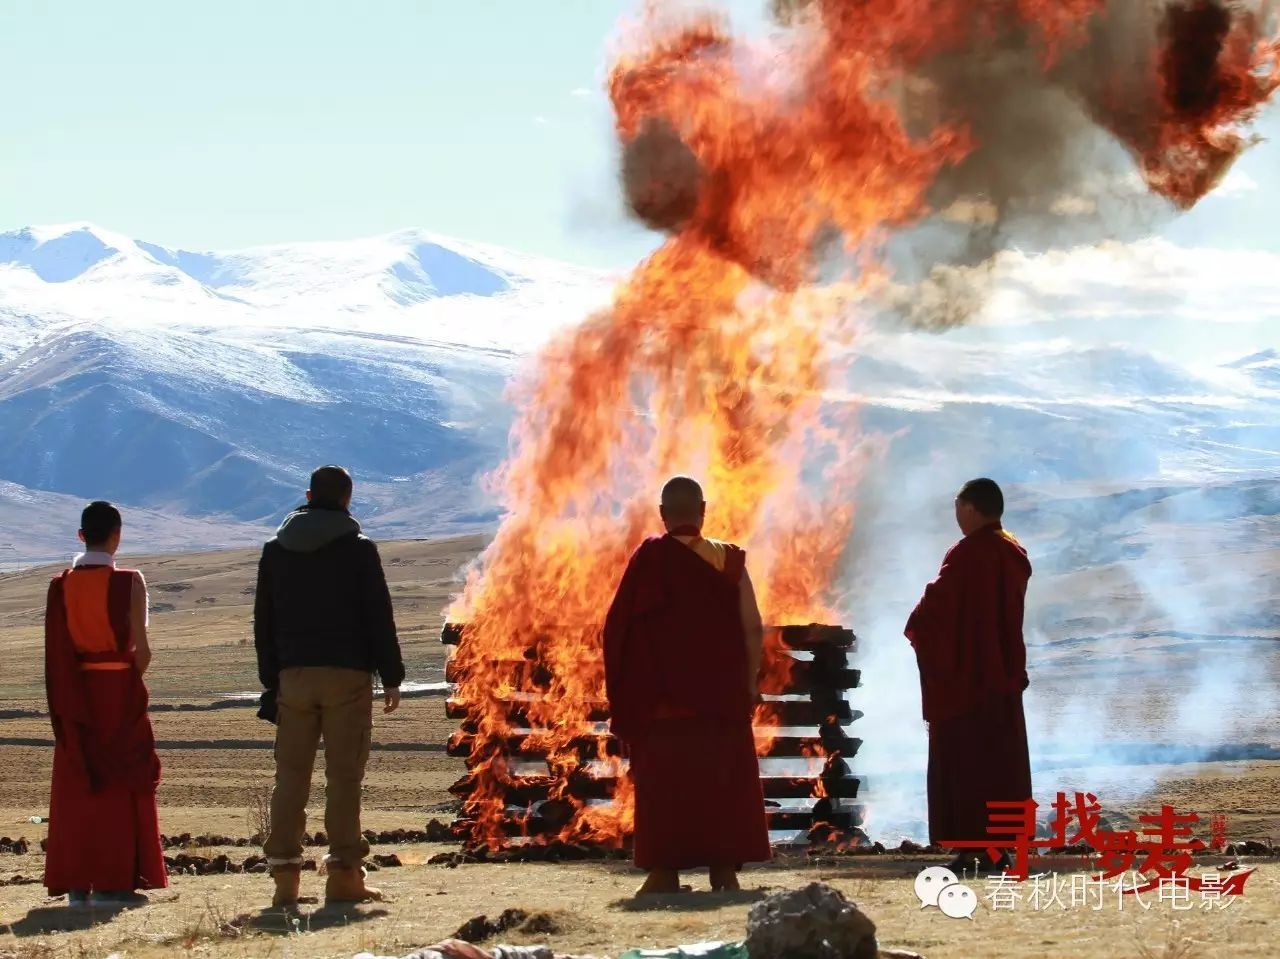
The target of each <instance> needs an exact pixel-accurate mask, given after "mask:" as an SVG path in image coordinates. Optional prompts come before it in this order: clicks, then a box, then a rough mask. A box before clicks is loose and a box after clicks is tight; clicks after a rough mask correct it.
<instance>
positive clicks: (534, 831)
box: [450, 803, 865, 837]
mask: <svg viewBox="0 0 1280 959" xmlns="http://www.w3.org/2000/svg"><path fill="white" fill-rule="evenodd" d="M548 806H550V807H551V808H550V809H547V807H548ZM544 809H546V810H547V814H545V815H544V814H543V811H542V810H544ZM764 818H765V822H766V823H767V824H768V827H769V829H770V831H782V830H786V831H803V830H810V829H814V828H816V827H819V826H821V827H824V828H825V829H827V830H852V829H856V828H857V827H859V826H861V825H862V823H863V821H864V819H865V813H864V811H863V809H862V807H860V806H853V807H850V808H848V809H841V810H835V811H832V810H826V811H823V812H821V813H814V812H807V811H799V810H796V811H792V810H776V809H766V810H765V816H764ZM569 820H570V810H569V809H568V808H563V809H562V808H561V806H560V804H558V803H544V804H542V805H541V806H540V807H538V808H536V809H535V808H530V809H528V810H521V809H516V808H510V809H508V814H507V816H505V817H504V818H503V820H502V821H501V822H500V823H499V824H498V828H499V829H500V831H501V832H502V833H503V834H504V835H507V836H511V837H516V836H535V837H545V836H554V835H556V834H557V833H559V832H560V831H561V830H562V829H564V827H565V826H566V825H568V823H569ZM476 826H477V823H476V821H475V820H474V819H472V818H469V817H465V816H464V817H462V818H460V819H456V820H454V822H453V825H452V826H451V827H450V828H451V830H452V831H453V833H454V835H457V836H465V835H468V834H471V833H472V832H473V831H474V830H475V828H476Z"/></svg>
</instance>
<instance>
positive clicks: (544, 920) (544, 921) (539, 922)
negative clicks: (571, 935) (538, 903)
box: [520, 912, 563, 936]
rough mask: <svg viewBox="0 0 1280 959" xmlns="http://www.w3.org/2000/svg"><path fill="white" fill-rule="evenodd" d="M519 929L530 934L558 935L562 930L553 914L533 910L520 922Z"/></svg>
mask: <svg viewBox="0 0 1280 959" xmlns="http://www.w3.org/2000/svg"><path fill="white" fill-rule="evenodd" d="M520 931H521V932H523V933H525V934H526V935H530V936H558V935H559V934H560V933H561V932H562V931H563V930H562V928H561V926H560V923H558V922H556V920H555V917H554V916H552V915H550V914H549V913H545V912H535V913H534V914H533V915H531V916H530V917H529V918H528V919H526V920H525V921H524V922H523V923H521V924H520Z"/></svg>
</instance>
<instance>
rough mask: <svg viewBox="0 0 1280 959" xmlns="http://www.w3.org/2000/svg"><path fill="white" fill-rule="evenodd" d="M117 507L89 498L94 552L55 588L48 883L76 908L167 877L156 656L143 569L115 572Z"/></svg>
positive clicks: (127, 898)
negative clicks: (150, 708) (155, 714)
mask: <svg viewBox="0 0 1280 959" xmlns="http://www.w3.org/2000/svg"><path fill="white" fill-rule="evenodd" d="M121 528H122V523H121V518H120V511H119V510H117V509H116V508H115V507H114V506H112V505H111V504H110V503H105V502H100V501H99V502H95V503H90V504H89V505H88V506H87V507H86V508H85V510H84V512H83V514H82V515H81V518H80V539H81V541H82V542H83V543H84V545H85V551H84V553H82V554H81V555H79V556H77V557H76V559H75V562H74V564H73V565H72V568H71V569H68V570H66V571H65V572H63V573H62V574H61V575H59V576H57V577H56V578H55V579H54V580H53V582H52V583H50V584H49V597H48V605H47V607H46V611H45V686H46V691H47V693H48V698H49V717H50V720H51V721H52V723H53V734H54V747H53V788H52V791H51V794H50V798H49V838H48V841H47V843H46V849H45V872H44V884H45V886H46V887H48V890H49V894H50V895H52V896H60V895H62V894H63V893H66V894H67V895H68V901H69V902H70V904H72V905H85V904H87V903H90V902H92V903H94V904H102V905H112V904H115V905H141V904H143V903H145V902H146V901H147V899H146V897H145V896H143V895H141V894H139V893H137V890H139V889H161V888H164V887H165V886H167V885H168V884H169V880H168V876H167V875H166V873H165V866H164V856H163V854H162V852H161V848H160V827H159V823H158V821H157V816H156V786H157V785H158V784H159V782H160V760H159V757H158V756H157V755H156V747H155V737H154V735H153V734H152V730H151V721H150V719H149V718H148V717H147V689H146V686H145V685H143V681H142V676H143V673H145V672H146V670H147V666H148V664H149V663H150V662H151V650H150V647H149V645H148V643H147V588H146V583H145V582H144V581H143V578H142V574H141V573H139V572H137V571H134V570H123V569H116V568H115V552H116V550H117V549H118V548H119V546H120V533H121Z"/></svg>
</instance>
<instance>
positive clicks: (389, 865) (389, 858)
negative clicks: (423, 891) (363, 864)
mask: <svg viewBox="0 0 1280 959" xmlns="http://www.w3.org/2000/svg"><path fill="white" fill-rule="evenodd" d="M372 858H373V862H375V863H376V864H377V865H378V868H379V869H393V868H395V867H397V866H403V865H404V863H402V862H401V861H400V857H399V856H397V855H396V854H395V853H393V852H389V853H385V854H383V855H375V856H373V857H372Z"/></svg>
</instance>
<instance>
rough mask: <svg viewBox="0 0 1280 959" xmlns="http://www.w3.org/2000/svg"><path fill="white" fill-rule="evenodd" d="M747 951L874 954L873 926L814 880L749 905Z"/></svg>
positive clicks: (799, 958) (847, 958) (758, 956)
mask: <svg viewBox="0 0 1280 959" xmlns="http://www.w3.org/2000/svg"><path fill="white" fill-rule="evenodd" d="M746 946H747V951H748V952H749V953H750V954H751V956H752V957H755V959H774V957H777V959H782V957H786V959H876V954H877V952H878V949H877V947H876V927H875V923H873V922H872V921H871V920H870V919H869V918H867V916H866V915H864V914H863V913H862V912H861V911H860V910H859V909H858V907H857V906H856V905H854V904H853V903H851V902H850V901H849V900H848V899H846V898H845V897H844V896H842V895H841V894H840V893H839V892H838V891H837V890H835V889H832V888H831V887H830V886H828V885H826V884H824V883H820V882H814V883H810V884H809V885H807V886H805V887H804V888H803V889H796V890H791V891H787V892H779V893H775V894H774V895H772V896H769V897H768V898H767V899H765V900H764V901H763V902H759V903H757V904H756V905H754V906H752V907H751V912H750V913H749V914H748V916H747V939H746Z"/></svg>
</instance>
